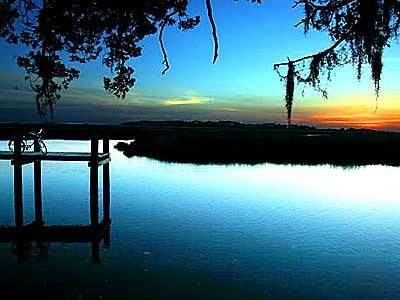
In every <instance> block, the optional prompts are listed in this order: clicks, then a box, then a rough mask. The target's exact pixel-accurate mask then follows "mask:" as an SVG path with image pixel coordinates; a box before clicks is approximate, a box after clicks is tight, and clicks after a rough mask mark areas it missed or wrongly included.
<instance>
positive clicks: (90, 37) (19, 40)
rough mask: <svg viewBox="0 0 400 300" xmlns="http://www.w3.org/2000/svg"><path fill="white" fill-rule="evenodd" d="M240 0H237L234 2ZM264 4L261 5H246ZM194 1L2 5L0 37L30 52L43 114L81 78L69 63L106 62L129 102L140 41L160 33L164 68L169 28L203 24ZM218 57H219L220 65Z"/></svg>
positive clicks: (40, 0) (22, 1) (26, 62)
mask: <svg viewBox="0 0 400 300" xmlns="http://www.w3.org/2000/svg"><path fill="white" fill-rule="evenodd" d="M234 1H238V0H234ZM247 1H249V2H254V3H260V2H261V0H247ZM189 2H190V0H152V1H141V0H139V1H123V0H84V1H83V0H69V1H59V0H1V1H0V37H2V38H4V39H5V40H6V41H7V42H9V43H14V44H23V45H25V46H27V47H28V48H29V49H30V51H29V52H28V53H27V54H26V55H24V56H20V57H19V58H18V65H19V66H21V67H23V68H24V69H25V70H26V72H27V78H28V79H29V80H30V83H31V86H32V89H33V90H34V91H35V92H36V102H37V107H38V111H39V112H40V113H41V114H43V115H45V114H46V113H47V112H48V110H50V111H51V112H52V111H53V105H54V103H56V102H57V100H59V99H60V97H61V96H60V93H61V90H63V89H67V88H68V87H69V85H70V83H71V81H72V80H74V79H76V78H78V76H79V70H77V69H75V68H68V67H67V66H66V63H68V61H70V62H75V63H81V64H84V63H87V62H89V61H93V60H97V59H101V60H102V62H103V64H104V65H105V66H106V67H108V68H109V69H110V71H111V73H113V74H114V76H113V77H112V78H109V77H104V88H105V90H106V91H108V92H109V93H111V94H113V95H115V96H117V97H119V98H125V97H126V95H127V93H128V92H129V90H130V89H131V88H132V87H133V86H134V84H135V79H134V77H133V74H134V69H133V67H132V66H131V65H130V61H131V59H133V58H136V57H139V56H141V55H142V50H143V49H142V47H141V42H142V41H143V40H144V39H145V37H147V36H149V35H153V34H156V33H157V32H158V33H159V41H160V45H161V50H162V53H163V56H164V62H163V63H164V65H165V69H164V70H163V74H165V72H166V71H167V70H168V69H169V62H168V56H167V53H166V49H165V47H164V44H163V32H164V29H165V27H166V26H173V25H175V26H177V27H178V28H179V29H180V30H182V31H185V30H190V29H193V28H194V27H196V26H197V25H198V24H199V22H200V17H199V16H191V15H189V14H188V12H187V10H188V5H189ZM206 5H207V10H208V14H209V19H210V22H211V24H213V38H214V42H215V54H214V55H216V56H218V39H217V32H216V26H215V22H214V19H213V16H212V6H211V0H206ZM215 59H216V57H215V58H214V61H215Z"/></svg>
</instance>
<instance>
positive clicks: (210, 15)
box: [206, 0, 219, 64]
mask: <svg viewBox="0 0 400 300" xmlns="http://www.w3.org/2000/svg"><path fill="white" fill-rule="evenodd" d="M206 6H207V15H208V19H209V20H210V24H211V28H212V36H213V40H214V58H213V64H215V62H216V61H217V58H218V48H219V43H218V35H217V26H216V25H215V21H214V16H213V9H212V5H211V0H206Z"/></svg>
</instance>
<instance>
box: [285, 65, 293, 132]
mask: <svg viewBox="0 0 400 300" xmlns="http://www.w3.org/2000/svg"><path fill="white" fill-rule="evenodd" d="M295 73H296V72H295V66H294V63H293V62H291V61H289V64H288V73H287V76H286V97H285V100H286V111H287V121H288V126H290V125H291V121H292V111H293V99H294V84H295V82H294V79H295V78H294V77H295Z"/></svg>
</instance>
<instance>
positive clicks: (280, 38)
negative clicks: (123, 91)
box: [0, 0, 400, 126]
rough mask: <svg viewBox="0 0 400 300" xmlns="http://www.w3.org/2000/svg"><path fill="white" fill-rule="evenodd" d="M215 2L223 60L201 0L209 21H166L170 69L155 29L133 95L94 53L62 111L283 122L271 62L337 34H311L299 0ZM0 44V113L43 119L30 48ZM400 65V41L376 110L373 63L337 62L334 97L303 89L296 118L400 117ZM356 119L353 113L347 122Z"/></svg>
mask: <svg viewBox="0 0 400 300" xmlns="http://www.w3.org/2000/svg"><path fill="white" fill-rule="evenodd" d="M213 2H214V14H215V20H216V23H217V26H218V35H219V40H220V56H219V59H218V61H217V63H216V64H215V65H213V64H212V63H211V59H212V51H213V43H212V39H211V34H210V26H209V23H208V20H207V17H206V15H205V4H204V0H193V1H192V3H191V5H190V11H191V12H192V14H193V15H197V14H199V15H200V16H201V20H202V22H201V24H200V25H199V26H198V27H197V28H195V29H194V30H191V31H188V32H181V31H179V30H177V29H176V28H175V27H169V28H167V29H166V31H165V45H166V47H167V50H168V54H169V59H170V64H171V69H170V70H169V72H168V73H167V74H166V75H165V76H161V71H162V69H163V66H162V63H161V62H162V56H161V52H160V49H159V45H158V42H157V36H151V37H149V38H147V39H146V40H145V41H144V43H143V48H144V51H143V56H141V57H140V58H138V59H135V60H133V61H132V65H133V66H134V68H135V70H136V71H135V75H136V78H137V83H136V86H135V89H134V90H133V91H132V92H131V93H130V94H129V96H128V98H127V99H126V100H118V99H115V98H114V97H112V96H110V95H107V94H106V93H104V92H103V87H102V78H103V76H104V75H107V74H108V71H107V69H105V68H104V67H103V66H102V65H101V62H93V63H90V64H87V65H83V66H80V70H81V77H80V79H79V80H78V81H76V82H74V83H73V85H72V86H71V88H70V90H69V91H67V92H65V93H64V94H63V95H64V97H63V98H62V100H61V101H60V103H59V104H58V105H57V107H56V116H55V120H56V121H63V122H66V121H70V122H96V123H102V122H106V123H120V122H124V121H129V120H139V119H154V120H160V119H186V120H190V119H193V118H195V119H201V120H215V119H225V120H226V119H232V120H237V121H245V122H284V121H285V118H286V113H285V109H284V103H283V98H284V87H283V84H282V83H281V82H280V80H279V78H278V76H277V74H276V73H275V72H274V71H273V68H272V65H273V63H276V62H280V61H285V60H286V57H287V56H290V57H291V58H295V57H300V56H303V55H306V54H310V53H313V52H315V51H318V50H321V49H324V48H326V47H327V46H329V44H330V41H329V40H328V39H327V37H326V35H325V34H324V33H315V32H312V33H311V34H310V35H309V36H307V37H305V36H304V33H303V30H302V29H301V28H295V27H294V24H295V23H296V22H297V21H298V20H299V19H300V18H301V15H302V11H301V9H297V10H294V9H292V3H293V1H291V0H265V1H264V3H263V4H262V5H257V4H251V3H248V2H247V1H239V2H234V1H232V0H218V1H213ZM0 51H1V53H2V55H1V56H0V101H1V102H0V108H1V111H2V113H1V112H0V118H1V119H0V120H3V121H14V120H15V121H31V120H37V116H36V115H35V112H34V106H33V101H34V100H33V99H34V98H33V94H32V93H30V92H29V91H26V90H24V88H25V87H26V83H24V81H23V77H24V73H23V71H22V70H20V69H19V68H18V67H17V66H16V63H15V59H16V57H17V56H18V55H19V54H21V53H23V49H21V48H20V47H16V46H10V45H7V44H5V42H4V41H0ZM399 68H400V51H399V48H398V46H397V45H395V46H394V47H393V48H391V49H389V50H388V51H387V53H386V55H385V69H384V77H383V83H382V86H383V88H382V91H383V93H382V97H381V98H380V104H379V109H378V111H377V112H375V98H374V92H373V86H372V84H371V81H370V75H369V73H368V70H366V73H365V76H364V78H363V80H362V81H361V82H357V81H356V79H355V76H354V73H355V72H354V70H353V69H352V68H351V67H346V68H342V69H340V70H338V71H337V72H336V74H335V75H336V76H334V77H333V81H332V82H331V83H330V84H329V87H328V91H329V93H330V98H329V100H328V101H325V100H322V99H321V97H320V96H319V95H318V94H316V93H315V92H313V91H312V90H310V89H307V90H306V93H305V96H304V97H302V96H301V95H300V93H298V95H297V97H296V103H295V118H294V120H295V122H298V123H310V124H314V125H322V126H324V125H326V124H323V123H321V122H319V121H318V118H314V117H313V116H316V115H318V116H321V115H323V114H324V113H325V114H326V113H330V114H332V113H336V114H344V115H345V114H346V113H348V114H349V115H354V113H355V112H358V113H361V114H362V116H364V117H365V116H366V115H368V117H367V118H372V119H374V120H375V119H377V120H379V118H383V117H384V116H383V115H385V116H387V114H388V113H390V114H391V116H392V117H393V118H397V113H398V112H399V113H400V105H397V104H396V103H397V102H396V99H397V98H399V97H398V95H399V88H398V87H397V80H396V78H397V74H398V71H399ZM15 87H18V88H19V90H18V91H16V90H15ZM21 89H22V90H21ZM393 114H396V115H393ZM399 116H400V114H399ZM364 117H363V118H364ZM336 119H337V118H336ZM336 125H337V124H333V126H336ZM351 125H352V124H351V122H350V123H349V125H348V126H351ZM353 125H354V124H353ZM338 126H346V124H342V123H341V124H339V125H338Z"/></svg>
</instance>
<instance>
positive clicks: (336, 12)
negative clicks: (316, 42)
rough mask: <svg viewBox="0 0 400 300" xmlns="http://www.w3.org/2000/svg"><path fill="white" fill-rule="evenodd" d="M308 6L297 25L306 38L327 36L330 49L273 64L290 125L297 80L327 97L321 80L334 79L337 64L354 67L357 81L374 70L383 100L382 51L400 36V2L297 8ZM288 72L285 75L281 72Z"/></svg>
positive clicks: (342, 1) (302, 2)
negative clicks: (282, 85) (367, 69)
mask: <svg viewBox="0 0 400 300" xmlns="http://www.w3.org/2000/svg"><path fill="white" fill-rule="evenodd" d="M299 6H302V7H303V8H304V18H303V19H302V20H301V21H300V22H299V23H298V24H296V26H303V27H304V31H305V33H306V34H307V33H308V32H309V31H310V30H311V29H313V30H317V31H323V32H327V33H328V34H329V37H330V38H331V40H332V45H331V46H330V47H328V48H327V49H325V50H323V51H320V52H317V53H315V54H311V55H308V56H304V57H301V58H297V59H294V60H290V59H288V61H287V62H283V63H278V64H275V65H274V68H275V70H277V71H278V74H279V75H280V76H281V78H282V80H283V81H284V82H285V84H286V107H287V114H288V124H289V125H290V122H291V116H292V106H293V94H294V86H295V82H297V83H300V84H306V85H309V86H311V87H313V88H315V89H316V90H318V91H319V92H321V93H322V95H323V97H327V92H326V90H325V89H324V88H322V87H321V79H322V78H323V77H324V76H325V78H326V79H327V80H328V81H329V80H330V79H331V72H332V70H333V69H334V68H335V67H337V66H342V65H346V64H352V65H354V66H355V68H356V77H357V79H358V80H360V79H361V76H362V71H363V69H362V66H363V64H368V65H370V67H371V78H372V81H373V83H374V87H375V94H376V97H378V96H379V92H380V82H381V75H382V70H383V61H382V57H383V53H384V50H385V48H387V47H390V44H391V42H392V41H393V40H395V39H397V38H398V36H399V32H398V31H399V26H400V2H399V1H398V0H297V1H295V4H294V8H297V7H299ZM281 67H286V68H287V73H286V75H282V74H281V73H280V72H279V69H280V68H281Z"/></svg>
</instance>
